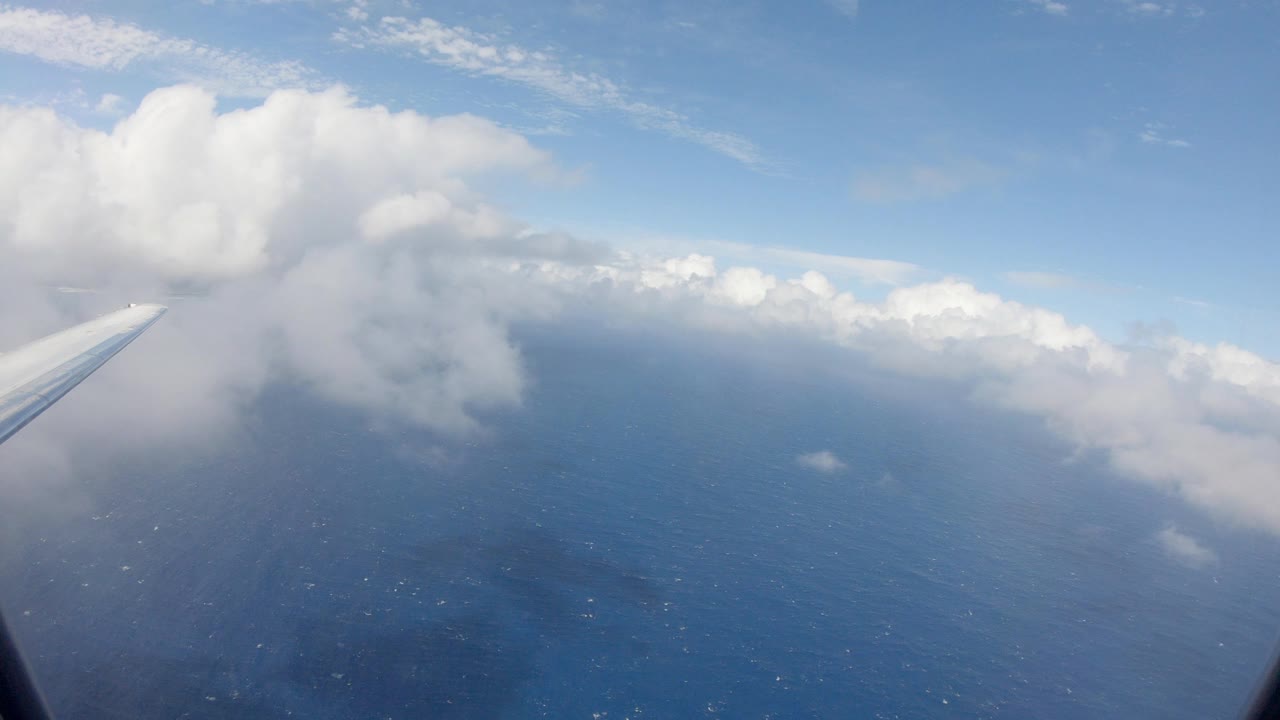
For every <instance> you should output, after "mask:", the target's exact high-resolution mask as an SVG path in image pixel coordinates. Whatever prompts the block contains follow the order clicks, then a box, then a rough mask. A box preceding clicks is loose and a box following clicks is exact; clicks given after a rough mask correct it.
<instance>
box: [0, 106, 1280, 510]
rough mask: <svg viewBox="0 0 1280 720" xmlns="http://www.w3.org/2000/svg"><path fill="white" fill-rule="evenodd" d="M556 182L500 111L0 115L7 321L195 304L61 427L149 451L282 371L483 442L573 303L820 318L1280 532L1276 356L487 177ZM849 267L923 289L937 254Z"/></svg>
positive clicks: (822, 335)
mask: <svg viewBox="0 0 1280 720" xmlns="http://www.w3.org/2000/svg"><path fill="white" fill-rule="evenodd" d="M557 173H558V170H557V168H556V166H555V165H554V163H553V162H552V160H551V158H550V157H549V156H548V155H547V154H546V153H545V152H543V151H540V150H538V149H537V148H535V147H533V146H531V145H530V144H529V143H528V142H527V141H526V140H525V138H523V137H521V136H519V135H517V134H515V133H512V132H510V131H507V130H503V129H501V128H499V127H497V126H495V125H494V124H493V123H490V122H488V121H486V120H483V119H481V118H477V117H473V116H466V115H462V116H453V117H443V118H432V117H426V116H423V115H420V114H417V113H413V112H400V113H392V112H389V111H387V110H386V109H384V108H381V107H367V106H362V105H361V104H360V103H359V102H358V101H357V100H356V99H355V98H354V97H352V96H351V95H350V94H348V93H347V92H345V91H343V90H341V89H334V90H330V91H326V92H305V91H278V92H275V93H273V94H271V95H270V96H269V97H268V98H267V99H266V100H265V101H264V102H263V103H262V104H260V105H258V106H256V107H252V108H249V109H245V110H236V111H230V112H219V111H218V110H217V109H216V104H215V101H214V97H213V96H212V95H210V94H209V93H208V92H206V91H203V90H200V89H197V88H195V87H191V86H176V87H171V88H165V89H161V90H157V91H155V92H153V93H151V94H150V95H148V96H147V97H146V98H145V99H144V100H143V102H142V103H141V105H140V106H139V107H138V108H137V109H136V110H134V111H133V112H132V113H131V114H129V115H128V116H126V117H124V118H123V119H122V120H121V121H120V122H119V123H118V124H117V125H116V126H115V127H114V128H113V129H112V130H111V131H110V132H101V131H97V130H90V129H85V128H82V127H78V126H77V125H75V124H74V123H72V122H70V121H68V120H66V119H65V118H63V117H60V116H58V115H57V114H56V113H54V112H53V111H51V110H47V109H40V108H30V107H22V108H16V107H0V302H2V303H3V304H0V307H5V308H20V309H21V311H16V310H11V311H10V312H6V313H4V315H3V317H2V318H0V346H5V345H9V344H12V343H16V342H18V341H20V340H22V339H25V338H29V337H34V336H36V335H38V334H40V333H41V332H44V331H49V330H53V329H56V328H57V327H59V326H60V325H64V324H67V323H69V322H71V321H72V320H75V319H78V317H79V316H80V315H79V313H81V312H82V311H83V308H81V309H80V310H79V311H74V310H68V307H69V306H72V305H74V303H70V301H68V302H42V301H39V298H47V297H48V295H49V293H48V292H47V291H46V289H47V288H49V287H57V286H65V287H78V288H92V289H95V290H98V291H99V293H97V294H87V295H83V296H75V297H77V298H82V299H81V300H79V301H78V302H93V300H92V299H93V298H111V299H119V300H120V301H124V300H127V299H138V298H142V299H160V298H161V297H162V296H163V295H164V294H166V293H171V292H175V291H177V292H179V293H180V294H181V295H182V299H180V300H175V301H173V303H172V304H173V305H175V307H174V311H173V312H171V313H170V314H169V315H168V316H167V317H166V318H165V320H164V322H163V323H161V324H160V325H158V326H156V328H154V329H153V331H152V332H150V333H148V335H147V336H146V337H144V338H143V339H142V340H140V341H139V343H140V344H139V345H138V346H136V347H135V348H134V349H132V350H131V358H130V361H129V362H127V363H113V364H112V365H110V366H108V368H106V369H105V370H104V371H103V372H102V375H101V377H100V378H98V379H97V380H95V382H93V383H90V384H87V385H86V387H85V388H83V389H82V390H81V391H78V393H77V402H76V406H77V407H79V408H80V410H79V411H68V413H69V414H62V415H61V417H62V418H63V420H62V423H61V425H60V426H59V431H60V433H63V434H68V437H69V439H68V442H69V443H74V442H76V441H78V440H80V439H83V438H92V437H93V436H95V434H96V435H98V436H101V437H103V438H106V439H109V440H110V441H111V443H112V444H113V445H118V444H124V445H128V444H129V443H136V444H144V443H164V442H170V441H175V440H178V439H182V438H183V437H186V438H187V439H191V438H193V437H203V436H205V435H209V434H216V433H217V432H218V429H219V428H222V429H226V428H234V427H236V426H237V425H238V422H240V421H242V420H243V418H242V417H241V410H242V408H244V407H247V406H248V404H249V403H248V401H249V400H252V399H253V398H254V397H256V396H257V395H258V394H260V393H261V392H262V391H263V389H264V388H266V387H268V386H269V385H270V384H271V383H272V382H274V381H277V380H287V381H289V382H293V383H300V384H303V385H305V386H307V387H310V388H312V389H313V390H314V391H315V392H316V393H317V394H319V395H320V396H322V397H325V398H328V399H329V400H332V401H334V402H339V403H342V404H345V405H347V406H350V407H354V408H358V409H361V410H363V411H365V412H367V413H368V414H369V416H370V418H371V420H372V421H374V422H377V421H379V420H380V419H389V420H393V421H396V422H402V423H412V424H416V425H419V426H422V427H425V428H429V429H432V430H434V431H437V432H443V433H467V432H473V431H475V430H476V429H477V428H478V427H479V426H480V423H479V421H478V420H477V417H478V416H480V415H481V414H483V413H484V412H486V411H488V410H490V409H493V408H502V407H510V406H513V405H516V404H518V403H519V402H520V400H521V397H522V391H523V387H524V384H525V376H524V372H523V369H522V365H521V358H520V354H519V351H518V348H516V347H515V346H514V345H513V344H512V342H511V341H510V339H509V337H508V328H509V326H510V324H511V323H513V322H517V321H521V320H524V319H530V318H546V317H550V316H551V315H553V314H554V313H555V312H556V311H557V309H558V308H560V307H562V306H564V305H566V304H570V303H578V302H581V303H590V304H591V305H592V306H593V307H596V308H604V309H607V311H608V312H610V313H648V314H650V315H651V316H652V317H655V318H658V319H660V320H662V321H664V322H678V323H683V324H688V325H691V326H694V327H697V328H699V329H702V330H706V329H714V330H716V331H721V332H749V333H753V334H756V335H758V336H759V338H760V340H761V342H771V341H773V340H774V339H776V338H781V337H785V336H787V335H791V336H794V334H796V333H804V334H808V335H809V336H811V337H813V338H817V339H821V340H824V341H827V342H830V343H833V344H835V345H838V346H840V347H843V348H847V349H849V350H850V351H852V352H857V353H861V354H863V355H865V356H867V357H869V358H871V359H872V360H874V361H875V362H878V363H880V364H882V365H884V366H885V367H889V368H892V369H894V370H897V371H899V372H904V373H911V374H915V375H920V376H928V377H943V378H949V379H951V380H953V381H958V382H963V383H967V384H968V385H969V386H970V387H972V388H973V391H974V394H975V397H976V398H978V399H979V400H981V401H983V402H987V403H990V404H994V405H996V406H999V407H1002V408H1007V409H1009V410H1013V411H1016V412H1021V413H1026V414H1028V415H1030V416H1033V417H1037V418H1041V419H1043V421H1044V422H1045V423H1046V424H1047V425H1048V427H1049V428H1050V429H1052V430H1053V431H1054V432H1056V433H1058V434H1059V435H1060V436H1062V437H1063V438H1066V439H1067V440H1069V441H1070V442H1072V443H1074V444H1075V445H1077V446H1078V447H1080V448H1081V449H1085V450H1094V451H1098V452H1101V453H1104V454H1105V456H1106V457H1107V458H1109V460H1110V462H1111V463H1112V465H1113V466H1114V467H1115V468H1116V469H1117V470H1118V471H1119V472H1121V473H1123V474H1125V475H1128V476H1131V477H1134V478H1137V479H1140V480H1143V481H1146V482H1149V483H1152V484H1155V485H1157V486H1159V487H1162V488H1165V489H1166V490H1168V491H1169V492H1171V493H1175V494H1177V495H1179V496H1181V497H1183V498H1185V499H1186V500H1187V501H1189V502H1191V503H1193V504H1195V505H1197V506H1199V507H1202V508H1205V509H1207V510H1209V511H1210V512H1213V513H1215V514H1216V515H1218V516H1219V517H1222V518H1225V519H1229V520H1232V521H1236V522H1240V523H1244V524H1247V525H1250V526H1253V527H1259V528H1264V529H1267V530H1270V531H1273V532H1280V502H1278V501H1280V489H1278V488H1277V483H1276V479H1277V476H1278V473H1280V442H1278V441H1277V438H1278V437H1280V366H1277V365H1276V364H1275V363H1271V362H1269V361H1267V360H1265V359H1264V358H1261V357H1259V356H1257V355H1255V354H1253V353H1250V352H1248V351H1245V350H1243V349H1241V348H1238V347H1234V346H1231V345H1226V344H1220V345H1217V346H1207V345H1201V344H1197V343H1192V342H1189V341H1187V340H1185V339H1182V338H1177V337H1168V338H1162V339H1158V340H1156V341H1154V342H1152V343H1150V344H1148V345H1146V346H1143V347H1117V346H1115V345H1113V344H1111V343H1109V342H1107V341H1105V340H1103V339H1102V338H1100V337H1099V336H1098V335H1097V334H1096V333H1094V332H1093V331H1092V330H1090V329H1089V328H1087V327H1084V326H1081V325H1076V324H1073V323H1071V322H1069V321H1068V320H1067V319H1066V318H1064V317H1063V316H1061V315H1059V314H1057V313H1054V312H1050V311H1048V310H1045V309H1042V308H1036V307H1031V306H1026V305H1022V304H1020V303H1017V302H1013V301H1009V300H1006V299H1004V298H1001V297H999V296H997V295H994V294H992V293H987V292H982V291H981V290H979V289H978V288H976V287H974V286H973V285H972V284H970V283H967V282H963V281H960V280H956V279H942V280H938V281H933V282H926V283H921V284H916V285H899V286H896V287H894V289H893V290H892V291H891V292H889V293H888V295H887V296H886V297H884V298H883V299H882V300H878V301H868V300H864V299H860V298H858V297H855V296H854V295H853V294H851V293H849V292H844V291H842V290H841V289H840V288H838V287H837V286H836V284H835V283H833V282H832V281H831V280H830V279H829V278H828V277H827V276H826V275H824V274H822V273H819V272H816V271H809V272H804V273H802V274H800V275H799V276H798V277H793V278H786V277H778V276H775V275H772V274H769V273H767V272H764V271H762V270H760V269H759V268H756V267H751V266H748V265H738V266H730V267H720V266H719V265H718V264H717V262H716V260H715V259H714V258H712V257H711V256H709V255H702V254H690V255H685V256H682V257H652V258H651V257H641V256H636V255H631V254H628V253H625V252H621V251H612V250H609V249H608V248H605V247H602V246H599V245H594V244H590V243H583V242H580V241H578V240H576V239H574V238H572V237H570V236H566V235H557V234H548V233H539V232H536V231H534V230H533V229H532V228H529V227H527V226H525V225H524V224H522V223H521V222H520V221H519V220H517V219H515V218H512V217H509V216H508V215H506V214H505V213H503V212H502V211H501V210H500V209H499V208H496V207H494V206H493V205H491V204H489V203H488V202H486V200H485V199H484V198H483V197H481V196H480V194H479V193H477V192H476V191H475V190H474V189H473V187H474V185H475V181H476V179H477V178H480V177H483V176H489V175H494V174H502V175H508V176H515V177H517V178H522V179H523V180H524V181H525V182H529V183H540V182H544V181H545V180H546V179H548V178H554V177H556V176H557ZM817 257H818V258H819V259H821V258H822V257H823V256H817ZM792 259H793V260H796V261H797V262H800V261H804V260H806V259H812V258H808V256H806V255H805V254H804V253H799V254H797V255H796V256H795V257H793V258H792ZM828 260H829V258H828ZM877 262H879V261H877ZM851 270H852V271H854V272H862V273H864V274H865V273H871V275H872V276H875V275H880V276H883V279H884V281H886V282H894V281H899V282H900V281H902V280H903V279H904V278H905V277H907V276H908V275H907V274H908V273H910V272H914V270H915V268H914V266H910V265H907V264H899V265H894V264H887V265H886V264H880V265H867V264H866V262H862V261H860V262H859V263H857V264H856V265H855V267H853V268H851ZM66 297H72V296H66ZM84 298H88V299H84ZM113 302H114V300H113ZM140 348H145V351H144V350H141V349H140ZM119 407H129V408H131V421H130V427H129V428H128V432H123V431H122V429H121V428H117V427H113V426H111V425H105V426H104V424H103V423H101V421H100V415H98V416H95V415H96V414H95V412H93V411H94V410H95V409H101V410H102V412H103V413H106V412H107V409H108V408H119ZM54 412H60V411H58V410H57V409H55V411H54ZM33 431H34V436H33V434H32V433H33ZM38 436H39V429H38V427H37V428H33V429H31V430H28V431H27V433H24V438H32V437H35V438H36V439H38ZM32 442H33V441H32V440H26V441H24V443H23V444H24V445H25V446H27V447H33V445H32ZM10 445H11V444H10ZM6 452H11V451H10V450H8V445H6ZM832 460H834V461H835V462H839V461H838V459H836V458H834V457H833V458H832ZM832 467H834V465H833V466H832Z"/></svg>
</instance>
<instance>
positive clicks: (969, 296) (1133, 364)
mask: <svg viewBox="0 0 1280 720" xmlns="http://www.w3.org/2000/svg"><path fill="white" fill-rule="evenodd" d="M534 272H535V274H541V275H544V276H547V277H549V278H550V280H549V282H552V283H555V284H560V283H565V282H571V283H578V284H581V285H585V286H591V287H594V288H596V289H597V290H600V289H604V290H605V291H606V292H607V293H608V295H609V296H610V297H611V298H612V299H613V300H614V301H615V302H618V303H623V304H626V303H629V304H630V305H632V306H638V307H644V308H648V311H650V312H655V313H661V314H678V315H679V316H681V317H682V318H684V321H685V322H690V323H697V324H700V325H703V326H709V327H715V328H718V329H724V330H733V331H749V332H767V331H771V330H785V331H788V332H796V331H800V332H805V333H809V334H811V335H813V336H815V337H818V338H821V339H824V340H827V341H829V342H832V343H835V344H837V345H840V346H843V347H847V348H850V349H852V350H854V351H857V352H860V353H863V354H864V355H866V356H869V357H870V358H872V359H873V360H875V361H876V362H878V363H880V364H882V365H884V366H885V367H888V368H891V369H894V370H897V371H899V372H905V373H912V374H917V375H921V376H927V377H941V378H950V379H953V380H957V381H961V382H966V383H969V384H970V385H971V386H972V387H973V388H974V394H975V397H976V398H977V399H978V400H980V401H982V402H985V403H988V404H992V405H995V406H998V407H1001V408H1005V409H1008V410H1013V411H1016V412H1020V413H1026V414H1029V415H1032V416H1035V417H1039V418H1042V419H1043V421H1044V422H1045V423H1046V425H1047V426H1048V427H1049V429H1051V430H1052V431H1054V432H1055V433H1057V434H1058V435H1060V436H1061V437H1063V438H1065V439H1066V440H1068V441H1069V442H1071V443H1073V444H1075V445H1076V446H1077V447H1079V448H1080V449H1082V450H1094V451H1100V452H1102V453H1105V456H1106V457H1107V458H1108V459H1109V460H1110V462H1111V464H1112V466H1113V467H1114V468H1115V469H1116V470H1117V471H1118V472H1120V473H1121V474H1123V475H1126V476H1130V477H1133V478H1136V479H1139V480H1143V481H1146V482H1149V483H1152V484H1154V485H1157V486H1159V487H1161V488H1164V489H1166V490H1167V491H1169V492H1172V493H1175V494H1177V495H1179V496H1181V497H1182V498H1184V499H1186V500H1188V501H1189V502H1191V503H1193V504H1195V505H1198V506H1200V507H1202V508H1204V509H1207V510H1209V511H1211V512H1213V513H1215V514H1216V515H1217V516H1218V517H1220V518H1224V519H1228V520H1231V521H1234V522H1240V523H1243V524H1246V525H1250V526H1253V527H1258V528H1263V529H1267V530H1270V531H1273V532H1280V486H1278V485H1277V478H1280V440H1278V438H1280V365H1277V364H1275V363H1272V362H1269V361H1267V360H1266V359H1264V358H1262V357H1260V356H1258V355H1256V354H1254V353H1250V352H1248V351H1246V350H1243V349H1241V348H1238V347H1235V346H1232V345H1229V344H1219V345H1217V346H1213V347H1210V346H1205V345H1201V344H1196V343H1191V342H1189V341H1187V340H1185V339H1182V338H1177V337H1167V338H1163V339H1160V340H1158V341H1157V342H1155V343H1154V344H1153V345H1149V346H1143V347H1131V348H1121V347H1117V346H1115V345H1113V344H1111V343H1109V342H1107V341H1105V340H1103V339H1102V338H1100V337H1099V336H1098V335H1097V334H1096V333H1094V332H1093V331H1092V330H1091V329H1089V328H1088V327H1085V326H1082V325H1075V324H1072V323H1070V322H1068V321H1067V319H1066V318H1064V317H1063V316H1062V315H1060V314H1058V313H1054V312H1050V311H1048V310H1045V309H1043V308H1036V307H1031V306H1026V305H1022V304H1020V303H1017V302H1013V301H1010V300H1005V299H1003V298H1001V297H999V296H998V295H995V294H992V293H986V292H982V291H980V290H978V289H977V288H975V287H974V286H973V285H972V284H970V283H967V282H963V281H960V280H955V279H943V280H941V281H937V282H929V283H923V284H920V285H915V286H909V287H900V288H897V289H895V290H893V291H892V292H890V293H889V295H888V296H887V297H886V298H885V299H884V300H883V301H881V302H866V301H861V300H859V299H857V298H856V297H854V296H853V295H852V294H851V293H848V292H839V291H838V290H837V289H836V288H835V287H834V285H833V284H832V283H831V282H830V280H828V279H827V277H826V276H824V275H822V274H820V273H817V272H808V273H804V274H803V275H801V276H800V277H798V278H793V279H780V278H777V277H774V276H772V275H769V274H766V273H763V272H761V271H759V270H757V269H755V268H749V267H730V268H727V269H723V270H721V269H720V268H718V267H716V264H715V262H714V260H713V259H712V258H710V257H705V256H700V255H690V256H688V257H685V258H677V259H665V260H642V259H632V260H631V262H629V263H622V264H613V265H608V266H596V267H593V268H582V267H577V268H565V267H562V266H560V265H558V264H556V263H544V264H542V265H541V266H539V267H538V268H536V270H535V271H534ZM628 298H629V299H628ZM690 300H694V301H696V302H695V303H694V304H692V305H690V304H688V303H689V301H690ZM673 307H679V308H680V309H679V311H678V312H676V311H673V310H672V308H673Z"/></svg>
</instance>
